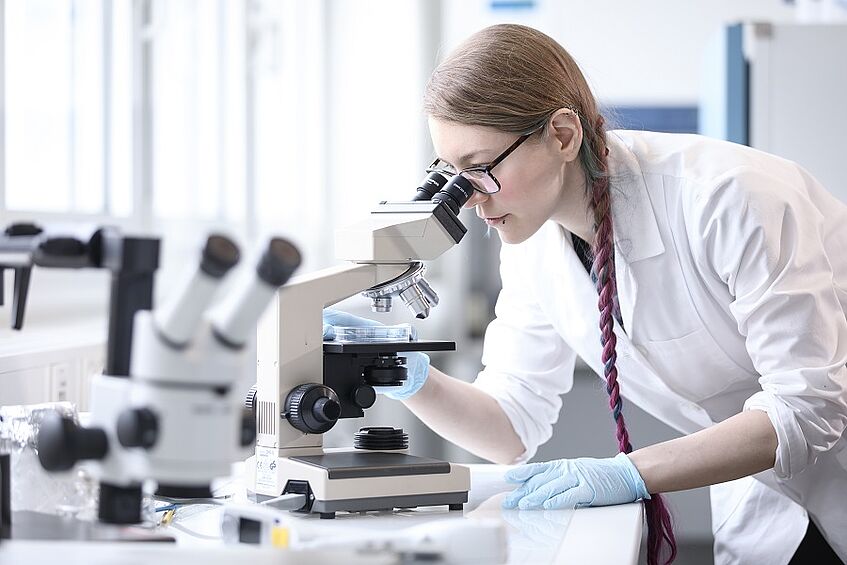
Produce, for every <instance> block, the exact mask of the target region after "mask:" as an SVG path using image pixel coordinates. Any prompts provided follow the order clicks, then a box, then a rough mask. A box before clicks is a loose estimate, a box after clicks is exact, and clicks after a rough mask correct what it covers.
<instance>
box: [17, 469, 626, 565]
mask: <svg viewBox="0 0 847 565" xmlns="http://www.w3.org/2000/svg"><path fill="white" fill-rule="evenodd" d="M469 468H470V470H471V490H470V493H469V500H468V503H467V504H465V508H464V511H463V512H456V511H453V512H450V511H448V510H447V508H446V507H422V508H417V509H408V510H399V511H394V512H367V513H351V514H347V513H339V514H338V517H337V518H336V519H334V520H321V519H319V517H318V516H317V515H314V514H299V513H290V514H287V518H290V520H289V527H290V528H291V529H292V531H294V532H296V534H297V535H298V537H300V538H301V539H310V540H320V539H333V538H338V537H341V536H346V537H350V536H351V535H354V536H355V535H358V534H361V536H362V538H363V539H364V538H366V537H367V534H368V532H383V533H384V532H386V531H391V530H402V529H405V528H412V527H416V526H422V525H425V524H432V523H435V522H437V521H443V520H452V521H455V523H456V527H457V528H459V527H461V526H462V523H463V522H462V521H464V520H475V519H476V520H486V519H487V520H491V519H494V520H498V521H500V522H501V523H503V524H504V525H505V531H506V535H507V546H508V561H507V563H509V564H511V565H529V564H532V565H537V564H542V563H592V564H598V565H602V564H604V563H608V564H615V565H620V564H623V565H628V564H633V565H634V564H636V563H637V560H638V552H639V546H640V543H641V534H642V521H643V507H642V505H641V503H632V504H626V505H620V506H608V507H599V508H583V509H579V510H504V509H502V508H501V506H500V504H501V501H502V499H503V497H504V496H505V495H506V494H507V493H508V492H510V491H511V490H512V489H513V487H514V485H510V484H507V483H506V482H505V481H504V480H503V473H504V472H505V471H506V470H507V469H508V468H509V467H506V466H499V465H469ZM221 493H223V494H231V498H230V499H229V500H230V501H232V502H244V501H246V492H245V489H244V486H243V483H242V482H241V480H240V479H239V478H236V479H233V480H231V481H229V482H228V483H225V484H223V485H222V486H220V487H218V488H216V495H217V494H221ZM222 508H223V507H222V506H214V505H208V506H202V507H190V508H188V507H187V508H186V509H185V510H190V511H186V512H184V513H183V514H184V516H183V517H180V516H179V514H180V511H177V514H176V516H175V519H174V522H173V524H174V525H175V527H166V528H164V530H163V533H168V534H170V535H173V536H174V537H175V538H176V544H172V543H151V542H144V543H137V542H133V543H129V542H122V543H87V542H43V541H42V542H37V541H18V540H12V541H6V540H4V541H3V542H2V543H0V564H3V565H5V564H12V563H41V562H48V561H49V560H55V559H61V562H62V563H63V565H72V564H76V563H79V564H83V563H84V564H86V565H96V564H100V563H116V562H120V563H122V564H127V565H129V564H135V563H139V564H140V563H153V562H155V563H156V564H157V565H161V564H167V563H174V564H177V563H178V564H179V565H191V564H193V563H198V564H199V563H203V564H204V565H205V564H217V563H231V562H240V561H243V560H248V559H249V562H250V564H251V565H263V564H265V563H268V564H270V563H275V564H287V563H303V562H309V563H315V564H319V563H333V564H337V563H339V562H342V563H349V564H351V565H355V564H358V563H368V564H382V563H386V564H388V563H398V562H400V561H398V560H397V559H398V558H397V556H396V555H391V554H388V553H384V552H383V553H379V552H377V553H361V552H358V553H357V552H355V551H352V550H346V551H345V550H339V549H336V548H333V549H331V550H321V549H315V550H313V551H310V552H308V553H306V552H299V551H298V552H287V551H285V550H283V549H276V548H259V547H256V546H249V545H237V546H234V545H225V544H224V543H223V541H222V540H221V539H220V518H221V511H222ZM13 527H14V525H13ZM435 562H436V563H438V562H445V561H435ZM447 562H449V561H447Z"/></svg>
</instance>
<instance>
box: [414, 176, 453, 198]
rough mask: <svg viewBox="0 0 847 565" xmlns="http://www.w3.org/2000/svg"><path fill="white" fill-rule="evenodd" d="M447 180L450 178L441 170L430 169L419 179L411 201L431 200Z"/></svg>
mask: <svg viewBox="0 0 847 565" xmlns="http://www.w3.org/2000/svg"><path fill="white" fill-rule="evenodd" d="M449 180H450V179H449V178H448V177H447V176H446V175H444V173H442V172H441V171H431V172H430V173H429V174H428V175H427V176H426V177H424V179H423V180H422V181H421V184H420V186H418V188H417V192H416V193H415V197H414V198H412V201H413V202H414V201H419V200H432V197H433V196H435V195H436V194H437V193H438V191H439V190H441V189H442V188H444V185H445V184H447V181H449Z"/></svg>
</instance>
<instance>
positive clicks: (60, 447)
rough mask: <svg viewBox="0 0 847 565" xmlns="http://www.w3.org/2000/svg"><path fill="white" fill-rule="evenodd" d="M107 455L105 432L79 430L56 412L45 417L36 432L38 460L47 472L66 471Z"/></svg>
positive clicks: (70, 420)
mask: <svg viewBox="0 0 847 565" xmlns="http://www.w3.org/2000/svg"><path fill="white" fill-rule="evenodd" d="M108 452H109V441H108V439H107V437H106V432H104V431H103V430H101V429H99V428H83V427H81V426H79V425H77V424H76V422H74V421H73V420H72V419H70V418H67V417H65V416H62V415H60V414H58V413H53V414H48V415H46V416H44V419H43V420H42V421H41V426H40V427H39V429H38V460H39V461H40V462H41V466H42V467H44V469H46V470H47V471H67V470H68V469H70V468H71V467H73V466H74V465H75V464H76V463H77V462H78V461H81V460H83V459H103V458H104V457H106V454H107V453H108Z"/></svg>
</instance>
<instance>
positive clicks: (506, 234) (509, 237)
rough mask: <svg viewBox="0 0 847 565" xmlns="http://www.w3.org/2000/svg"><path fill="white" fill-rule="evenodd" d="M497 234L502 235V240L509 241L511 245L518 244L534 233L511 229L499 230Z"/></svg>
mask: <svg viewBox="0 0 847 565" xmlns="http://www.w3.org/2000/svg"><path fill="white" fill-rule="evenodd" d="M497 235H499V236H500V241H501V242H503V243H508V244H509V245H517V244H519V243H523V242H524V241H526V240H527V239H529V237H530V236H531V235H532V234H531V233H523V232H518V231H511V230H497Z"/></svg>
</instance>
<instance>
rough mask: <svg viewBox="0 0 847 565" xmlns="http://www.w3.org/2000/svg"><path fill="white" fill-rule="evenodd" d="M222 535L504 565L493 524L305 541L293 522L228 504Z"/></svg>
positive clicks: (503, 548)
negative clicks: (500, 564) (501, 564)
mask: <svg viewBox="0 0 847 565" xmlns="http://www.w3.org/2000/svg"><path fill="white" fill-rule="evenodd" d="M221 534H222V537H223V539H224V542H225V543H228V544H238V543H244V544H254V545H261V546H271V547H277V548H280V549H288V550H290V551H305V550H326V549H346V550H353V551H356V552H357V553H359V554H377V553H388V554H394V555H399V556H400V557H401V558H403V559H404V560H408V561H415V560H416V559H417V560H421V561H426V562H434V563H452V564H457V565H458V564H463V565H472V564H477V563H478V564H486V565H487V564H495V563H505V562H506V559H507V557H508V547H507V544H506V531H505V525H504V524H503V523H502V522H500V521H499V520H495V519H479V520H464V519H460V520H451V519H445V520H440V521H433V522H429V523H425V524H419V525H416V526H411V527H405V528H401V529H397V530H390V531H380V530H374V529H372V528H362V529H361V530H360V531H357V532H349V531H348V532H347V533H346V534H345V535H341V536H337V535H336V536H325V537H321V538H313V539H307V538H305V537H304V536H302V535H298V534H299V532H298V524H297V521H296V520H291V519H287V518H286V516H285V514H283V513H282V512H280V511H279V510H276V509H273V508H268V507H267V506H261V505H252V506H246V505H237V504H228V505H225V506H224V508H223V514H222V517H221Z"/></svg>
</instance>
